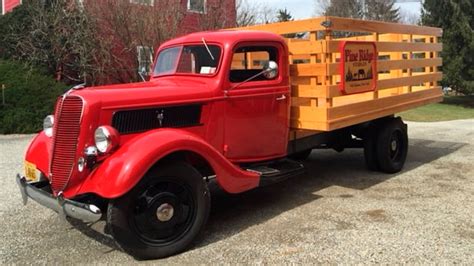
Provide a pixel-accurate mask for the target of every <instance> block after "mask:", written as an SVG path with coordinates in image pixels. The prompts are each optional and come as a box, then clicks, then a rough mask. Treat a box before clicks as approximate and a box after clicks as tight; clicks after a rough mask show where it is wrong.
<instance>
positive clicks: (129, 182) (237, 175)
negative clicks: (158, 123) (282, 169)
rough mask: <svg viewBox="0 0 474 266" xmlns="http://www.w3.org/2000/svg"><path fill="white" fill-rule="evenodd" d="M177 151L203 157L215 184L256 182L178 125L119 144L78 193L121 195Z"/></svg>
mask: <svg viewBox="0 0 474 266" xmlns="http://www.w3.org/2000/svg"><path fill="white" fill-rule="evenodd" d="M177 151H191V152H194V153H197V154H199V155H201V156H202V157H203V158H205V159H206V160H207V161H208V162H209V164H210V165H211V167H212V168H213V170H214V172H215V173H216V179H217V182H218V184H219V185H220V186H221V187H222V188H223V189H224V190H225V191H227V192H229V193H239V192H243V191H246V190H249V189H252V188H255V187H257V186H258V184H259V180H260V177H259V175H257V174H255V173H251V172H247V171H243V170H241V169H240V168H239V167H237V166H235V165H234V164H232V163H231V162H230V161H228V160H227V159H226V158H225V157H224V156H222V155H221V154H220V153H219V152H218V151H217V150H216V149H214V147H212V146H211V145H209V144H208V143H207V142H205V141H204V140H203V139H201V138H200V137H198V136H196V135H194V134H192V133H189V132H187V131H184V130H179V129H157V130H153V131H149V132H146V133H143V134H142V135H139V136H137V137H136V138H134V139H132V140H130V141H128V142H127V143H125V144H124V145H123V146H121V147H120V148H119V149H118V150H117V151H115V152H114V153H113V154H112V155H111V156H110V157H108V158H107V159H106V160H105V161H104V162H102V164H101V165H100V166H99V167H97V168H96V169H94V171H93V172H92V173H91V174H90V175H89V177H88V178H87V179H86V180H84V182H83V184H82V186H81V188H80V189H79V191H78V192H77V194H84V193H95V194H97V195H99V196H101V197H103V198H117V197H120V196H122V195H123V194H125V193H127V192H128V191H129V190H130V189H132V188H133V187H134V186H135V185H136V184H137V183H138V181H139V180H140V179H141V178H142V177H143V176H144V175H145V174H146V173H147V172H148V170H149V169H150V168H151V167H152V166H153V165H154V164H155V163H156V162H158V161H159V160H160V159H162V158H164V157H165V156H166V155H168V154H171V153H173V152H177Z"/></svg>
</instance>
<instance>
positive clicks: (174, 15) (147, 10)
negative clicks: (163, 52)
mask: <svg viewBox="0 0 474 266" xmlns="http://www.w3.org/2000/svg"><path fill="white" fill-rule="evenodd" d="M84 6H85V8H84V9H85V10H84V13H86V14H87V17H88V18H89V19H90V22H91V24H92V25H93V27H94V29H96V31H97V32H98V34H97V36H96V38H95V41H96V47H105V48H106V49H100V50H99V51H97V55H99V56H100V58H98V60H97V61H96V62H97V63H100V64H102V65H104V66H105V68H104V69H103V70H104V73H105V76H107V77H109V79H108V80H105V81H100V82H101V83H127V82H130V81H134V80H139V75H138V69H139V65H140V62H139V61H138V60H137V58H139V56H140V58H142V59H146V61H149V63H150V64H151V60H152V57H153V51H154V50H155V49H156V48H157V47H158V46H159V45H160V44H161V43H163V42H164V41H166V40H169V39H171V38H173V37H174V36H176V35H177V33H178V32H180V31H181V28H180V26H181V25H182V21H183V19H184V15H185V14H186V6H185V5H177V4H176V3H175V0H160V1H155V2H154V5H153V6H149V5H137V4H131V3H130V0H102V1H92V0H89V1H87V4H85V5H84ZM163 14H166V15H163ZM150 64H148V65H147V66H144V67H145V68H149V66H150ZM146 70H149V69H146Z"/></svg>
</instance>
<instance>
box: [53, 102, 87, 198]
mask: <svg viewBox="0 0 474 266" xmlns="http://www.w3.org/2000/svg"><path fill="white" fill-rule="evenodd" d="M82 108H83V102H82V99H81V98H79V97H77V96H66V97H65V98H60V99H59V101H58V104H57V106H56V112H55V124H54V139H53V152H52V160H51V164H50V165H51V168H50V170H51V177H50V178H51V179H50V180H51V188H52V189H53V191H54V192H56V193H58V192H60V191H62V190H64V189H65V188H66V186H67V183H68V182H69V178H70V177H71V174H72V171H73V167H74V164H75V161H76V148H77V141H78V138H79V131H80V122H81V116H82Z"/></svg>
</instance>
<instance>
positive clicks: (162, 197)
mask: <svg viewBox="0 0 474 266" xmlns="http://www.w3.org/2000/svg"><path fill="white" fill-rule="evenodd" d="M210 205H211V201H210V193H209V190H208V188H207V185H206V183H205V182H204V180H203V178H202V176H201V175H200V174H199V172H198V171H197V170H196V169H195V168H193V167H192V166H191V165H189V164H187V163H184V162H177V163H173V164H170V165H164V166H162V167H155V168H154V169H152V170H151V171H150V172H149V173H147V174H146V175H145V176H144V177H143V178H142V180H141V181H140V182H139V183H138V184H137V185H136V186H135V187H134V188H133V189H132V190H131V191H130V192H128V193H127V194H125V195H124V196H122V197H120V198H117V199H115V200H113V201H111V202H110V203H109V206H108V210H107V225H108V227H109V229H110V232H111V234H112V236H113V237H114V239H115V241H116V242H117V244H118V245H119V246H120V247H121V248H122V249H123V250H124V251H125V252H127V253H129V254H130V255H132V256H134V257H135V258H137V259H157V258H163V257H168V256H171V255H174V254H176V253H179V252H181V251H183V250H185V249H186V248H187V247H188V246H189V245H190V244H191V242H192V241H193V240H194V239H195V237H196V236H197V235H198V234H199V233H200V232H201V230H202V228H203V227H204V225H205V224H206V222H207V219H208V217H209V210H210Z"/></svg>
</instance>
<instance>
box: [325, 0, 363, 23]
mask: <svg viewBox="0 0 474 266" xmlns="http://www.w3.org/2000/svg"><path fill="white" fill-rule="evenodd" d="M320 4H321V6H322V8H323V15H324V16H337V17H345V18H356V19H362V18H363V16H364V12H363V5H362V2H361V1H360V0H326V1H320Z"/></svg>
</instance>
